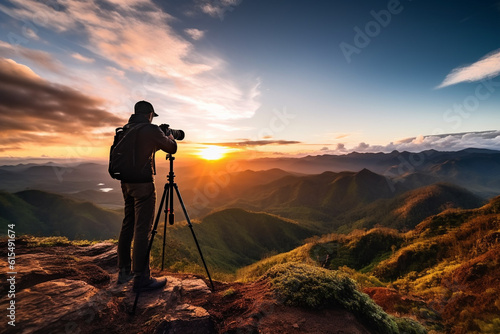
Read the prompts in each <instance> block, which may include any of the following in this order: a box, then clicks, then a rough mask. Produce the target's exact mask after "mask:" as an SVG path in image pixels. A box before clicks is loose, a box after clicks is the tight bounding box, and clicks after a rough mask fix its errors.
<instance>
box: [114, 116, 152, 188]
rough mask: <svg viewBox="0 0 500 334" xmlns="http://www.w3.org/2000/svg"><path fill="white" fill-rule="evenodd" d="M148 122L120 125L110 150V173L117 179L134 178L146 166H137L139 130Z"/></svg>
mask: <svg viewBox="0 0 500 334" xmlns="http://www.w3.org/2000/svg"><path fill="white" fill-rule="evenodd" d="M145 125H147V124H138V125H136V126H133V127H128V126H124V127H119V128H116V130H115V137H114V139H113V145H111V148H110V150H109V166H108V172H109V175H110V176H111V177H112V178H113V179H116V180H127V179H132V178H134V176H136V175H137V173H138V172H139V171H140V170H141V169H142V167H144V166H136V159H135V151H136V150H135V146H136V141H137V132H138V131H139V130H140V129H141V128H142V127H144V126H145Z"/></svg>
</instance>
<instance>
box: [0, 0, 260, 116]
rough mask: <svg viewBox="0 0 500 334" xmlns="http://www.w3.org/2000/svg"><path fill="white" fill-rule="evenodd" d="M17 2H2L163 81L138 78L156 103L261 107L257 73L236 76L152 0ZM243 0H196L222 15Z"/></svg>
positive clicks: (191, 112) (183, 110) (200, 112)
mask: <svg viewBox="0 0 500 334" xmlns="http://www.w3.org/2000/svg"><path fill="white" fill-rule="evenodd" d="M12 2H13V3H14V4H15V6H14V7H6V6H3V5H0V10H2V11H3V12H5V13H6V14H8V15H10V16H11V17H13V18H16V19H18V20H21V21H22V20H32V18H33V13H37V18H38V17H40V18H42V19H40V22H39V23H40V25H41V26H43V27H45V28H47V29H51V30H53V31H55V32H56V33H58V34H61V35H64V34H71V37H72V38H74V36H77V37H78V44H79V45H81V46H83V47H85V48H86V49H87V50H88V51H89V52H91V53H93V54H95V55H96V56H98V57H99V58H102V59H103V60H106V61H108V62H111V63H112V64H111V66H112V67H114V68H117V69H118V70H121V71H125V72H127V73H131V72H132V76H133V75H137V74H139V75H143V76H144V77H146V76H150V77H153V78H155V79H156V80H153V81H156V82H163V83H164V84H163V85H161V86H160V85H159V84H158V85H153V86H146V84H144V83H142V86H141V83H140V82H139V83H138V85H139V86H140V89H141V91H146V93H148V92H152V93H154V94H156V95H155V97H158V100H159V101H156V100H155V101H154V102H155V106H159V107H160V108H163V107H164V108H166V107H167V106H172V105H176V106H177V107H176V108H177V109H176V110H175V113H176V114H179V115H182V116H183V117H188V118H189V117H191V118H196V119H197V120H199V119H206V120H235V119H242V118H243V119H244V118H250V117H252V116H253V115H254V114H255V111H256V110H257V109H258V108H259V107H260V103H259V101H258V97H259V96H260V82H259V80H258V78H235V77H234V74H233V73H234V71H231V70H230V69H229V68H228V64H226V62H225V61H224V60H223V59H222V58H220V56H217V55H213V54H209V53H208V52H203V53H201V52H198V51H197V50H196V49H195V47H194V45H193V44H192V43H191V41H190V40H187V39H185V38H184V37H183V36H182V35H180V34H178V33H177V32H176V31H175V30H174V29H173V28H172V23H173V22H174V21H175V20H176V19H175V18H174V17H172V16H171V15H170V14H168V13H166V12H164V11H163V10H162V9H161V8H160V7H159V6H157V5H156V4H155V3H153V2H152V1H149V0H127V1H118V0H114V1H111V2H104V1H93V0H89V1H78V0H68V1H65V2H64V4H63V5H61V4H59V3H56V2H54V3H52V2H40V1H21V0H12ZM238 3H239V1H234V0H219V1H202V2H198V5H199V6H200V8H204V9H203V10H204V12H206V13H213V15H219V16H220V15H223V14H224V13H225V12H227V11H228V10H231V9H232V8H233V7H234V6H236V5H237V4H238ZM210 15H212V14H210ZM197 34H198V35H197V36H201V34H200V33H199V32H198V33H197ZM142 79H143V81H145V80H146V79H145V78H142ZM150 81H151V80H150ZM134 88H135V87H134ZM146 95H147V94H146ZM141 98H143V97H141Z"/></svg>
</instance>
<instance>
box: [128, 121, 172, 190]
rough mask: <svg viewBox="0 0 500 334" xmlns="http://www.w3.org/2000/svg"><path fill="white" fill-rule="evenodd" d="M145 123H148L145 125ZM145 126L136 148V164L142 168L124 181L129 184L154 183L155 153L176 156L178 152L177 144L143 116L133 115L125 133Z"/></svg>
mask: <svg viewBox="0 0 500 334" xmlns="http://www.w3.org/2000/svg"><path fill="white" fill-rule="evenodd" d="M144 123H146V124H145V125H144ZM140 124H143V125H142V126H141V127H140V129H139V130H138V132H137V139H136V145H135V147H131V148H130V149H132V150H135V164H136V166H138V167H140V168H139V169H138V170H139V171H138V172H137V173H136V175H135V176H134V177H132V178H129V179H126V180H122V182H127V183H139V182H152V181H153V172H154V153H155V152H156V151H158V150H163V151H165V152H167V153H172V154H174V153H175V152H177V143H176V142H175V141H174V140H171V139H170V138H168V137H167V136H165V133H163V131H161V129H160V127H159V126H158V125H155V124H151V123H149V120H148V119H147V118H146V117H145V116H144V115H141V114H133V115H132V116H131V117H130V119H129V120H128V123H127V124H126V125H125V126H124V127H123V128H124V129H125V131H127V129H130V128H132V127H135V126H138V125H140Z"/></svg>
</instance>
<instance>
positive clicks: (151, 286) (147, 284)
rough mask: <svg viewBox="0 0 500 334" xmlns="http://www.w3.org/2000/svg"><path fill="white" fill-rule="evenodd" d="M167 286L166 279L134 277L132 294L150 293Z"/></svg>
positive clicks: (164, 277)
mask: <svg viewBox="0 0 500 334" xmlns="http://www.w3.org/2000/svg"><path fill="white" fill-rule="evenodd" d="M166 284H167V277H166V276H163V277H160V278H155V277H151V276H150V277H148V278H142V277H140V276H139V277H135V278H134V292H138V291H139V290H141V292H142V291H151V290H156V289H161V288H163V287H164V286H165V285H166Z"/></svg>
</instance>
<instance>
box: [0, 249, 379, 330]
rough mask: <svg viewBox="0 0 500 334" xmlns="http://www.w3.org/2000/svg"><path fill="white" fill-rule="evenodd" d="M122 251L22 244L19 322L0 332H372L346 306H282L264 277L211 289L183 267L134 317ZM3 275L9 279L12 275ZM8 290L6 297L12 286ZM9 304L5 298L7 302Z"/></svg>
mask: <svg viewBox="0 0 500 334" xmlns="http://www.w3.org/2000/svg"><path fill="white" fill-rule="evenodd" d="M116 256H117V255H116V245H114V244H112V243H99V244H95V245H92V246H74V245H69V246H57V247H34V248H29V247H26V248H23V249H22V250H21V249H19V252H18V253H17V254H16V269H17V272H18V274H17V276H16V326H15V327H11V326H8V328H5V327H4V326H5V322H4V323H3V324H2V325H1V327H0V332H6V333H22V334H29V333H43V334H46V333H106V334H110V333H157V334H159V333H191V334H210V333H276V332H282V333H369V331H368V330H366V328H365V327H363V325H362V324H360V323H359V322H358V321H357V320H356V319H355V318H354V317H353V316H352V315H351V314H350V313H348V312H346V311H342V310H325V311H324V312H313V311H306V310H301V309H297V308H291V307H286V306H283V305H281V304H279V303H278V302H277V301H276V300H275V299H274V297H273V295H272V293H270V291H269V289H268V286H267V283H266V282H263V281H260V282H256V283H252V284H240V283H230V284H229V283H221V282H214V283H215V287H216V291H215V292H211V291H210V289H209V288H208V286H207V284H206V282H205V281H204V280H203V279H202V278H200V277H196V276H194V275H183V274H169V275H168V276H167V285H166V286H165V288H163V289H161V290H156V291H150V292H143V293H141V295H140V298H139V302H138V305H137V310H136V313H135V315H134V316H131V315H130V314H129V312H130V311H131V309H132V305H133V304H134V300H135V296H136V294H135V293H133V292H132V281H131V282H129V283H127V284H122V285H117V284H116V283H115V282H116V279H117V269H116V262H117V258H116ZM5 258H6V257H3V259H5ZM3 259H0V265H2V266H4V267H5V266H6V265H7V263H6V262H5V260H3ZM154 274H155V276H160V274H159V273H154ZM0 279H2V281H5V280H6V279H7V277H6V274H4V273H2V274H0ZM1 289H2V294H3V295H4V296H5V295H6V293H7V291H6V285H2V287H1ZM7 306H8V300H7V298H3V299H2V301H1V302H0V308H1V309H4V310H5V309H6V308H7Z"/></svg>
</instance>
